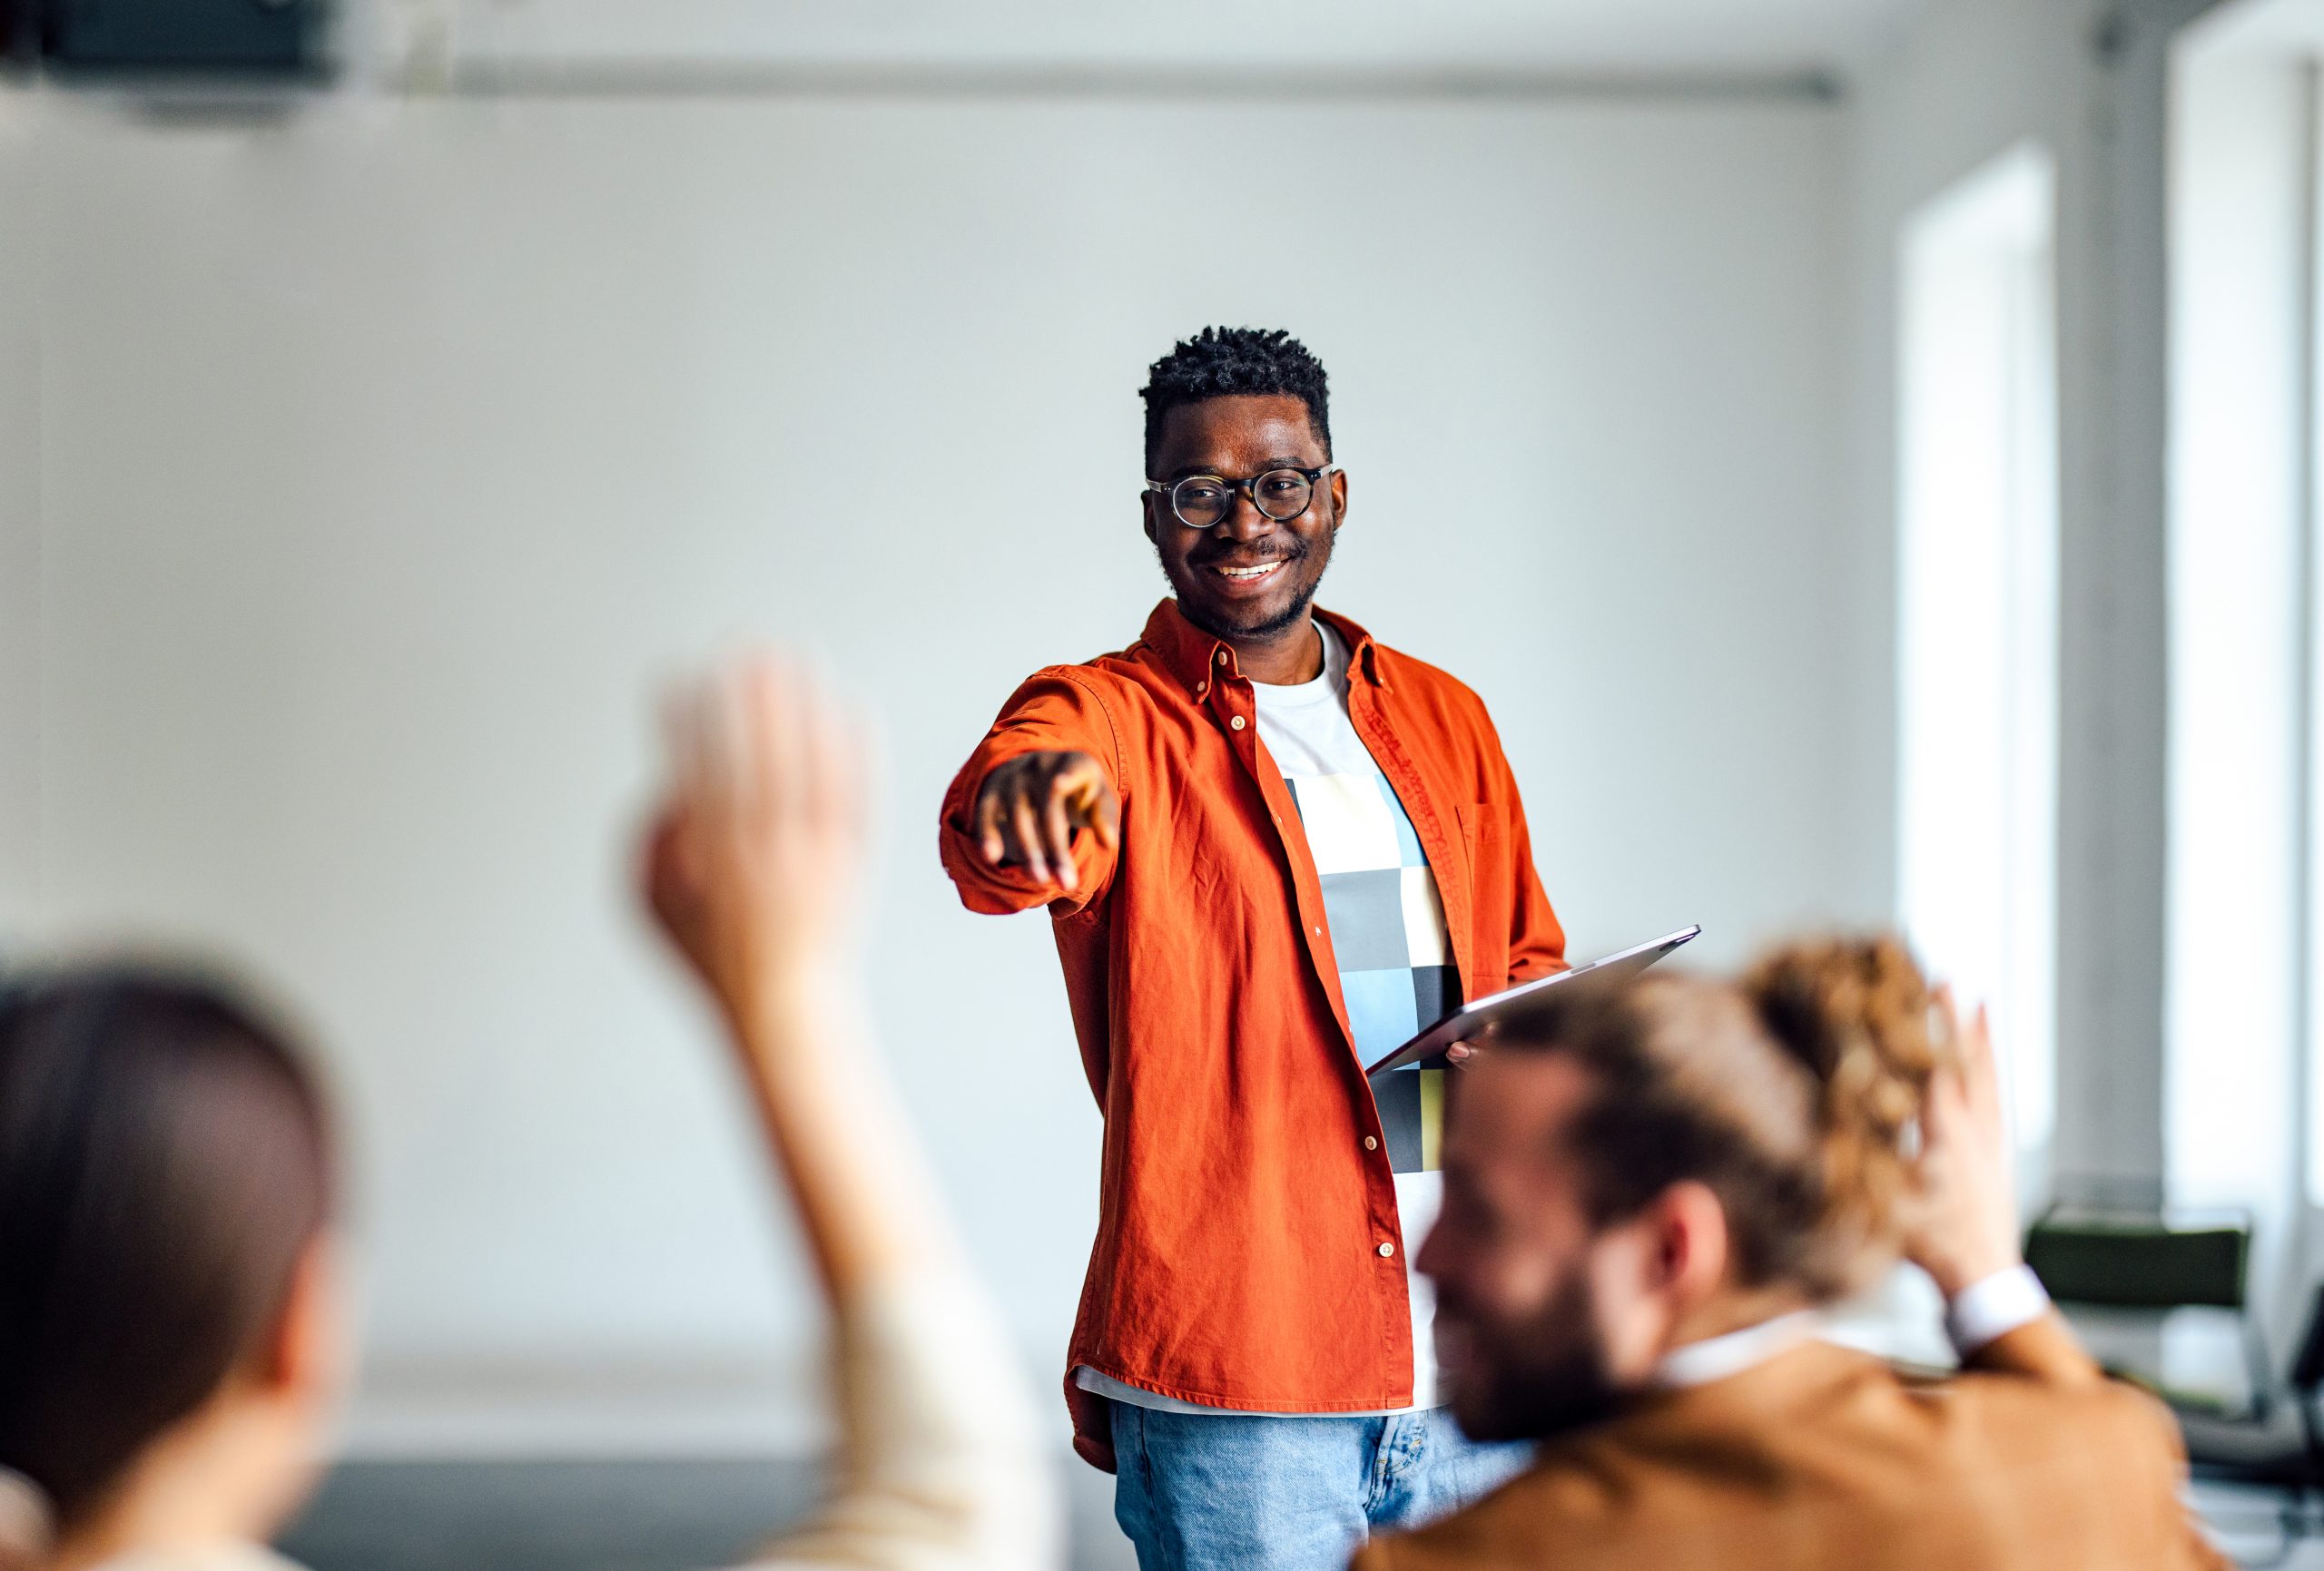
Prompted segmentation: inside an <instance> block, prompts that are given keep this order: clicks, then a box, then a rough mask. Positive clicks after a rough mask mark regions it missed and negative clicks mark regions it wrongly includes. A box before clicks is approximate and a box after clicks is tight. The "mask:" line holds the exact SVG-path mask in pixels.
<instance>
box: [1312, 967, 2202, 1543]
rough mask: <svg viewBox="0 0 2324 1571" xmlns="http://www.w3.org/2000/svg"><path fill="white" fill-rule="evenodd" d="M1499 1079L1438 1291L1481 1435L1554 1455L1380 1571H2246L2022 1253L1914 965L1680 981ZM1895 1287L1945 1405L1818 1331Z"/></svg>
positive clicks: (2008, 1197) (2166, 1422)
mask: <svg viewBox="0 0 2324 1571" xmlns="http://www.w3.org/2000/svg"><path fill="white" fill-rule="evenodd" d="M1472 1064H1473V1066H1472V1068H1470V1069H1469V1070H1468V1071H1467V1072H1466V1073H1465V1074H1464V1075H1462V1076H1461V1077H1460V1079H1459V1082H1458V1085H1457V1091H1456V1094H1455V1095H1454V1097H1453V1099H1452V1107H1451V1109H1450V1110H1449V1112H1448V1114H1447V1117H1446V1127H1445V1134H1444V1158H1443V1163H1444V1178H1445V1193H1444V1209H1443V1214H1442V1217H1441V1219H1440V1221H1439V1222H1438V1224H1437V1228H1436V1231H1435V1232H1433V1233H1432V1234H1431V1235H1430V1237H1429V1239H1428V1242H1427V1244H1426V1245H1425V1247H1423V1250H1422V1251H1421V1254H1420V1260H1419V1265H1420V1269H1421V1270H1422V1271H1423V1272H1425V1273H1426V1274H1427V1275H1429V1276H1430V1277H1431V1278H1433V1280H1434V1281H1435V1284H1436V1293H1437V1339H1438V1352H1439V1356H1440V1358H1441V1359H1442V1360H1443V1367H1444V1370H1445V1373H1446V1378H1447V1380H1449V1382H1450V1383H1451V1387H1452V1397H1453V1409H1454V1411H1455V1413H1456V1414H1457V1415H1458V1416H1459V1418H1460V1419H1461V1422H1462V1426H1463V1427H1464V1428H1465V1429H1468V1431H1469V1432H1470V1433H1471V1434H1472V1436H1474V1437H1476V1438H1480V1439H1521V1438H1524V1439H1532V1440H1536V1441H1538V1442H1539V1443H1540V1444H1539V1448H1538V1450H1537V1452H1536V1456H1535V1458H1534V1462H1533V1465H1532V1466H1531V1468H1529V1469H1528V1470H1527V1471H1526V1472H1524V1473H1523V1474H1521V1475H1520V1476H1519V1477H1518V1478H1516V1479H1515V1480H1513V1481H1512V1482H1511V1483H1510V1484H1508V1485H1505V1486H1504V1487H1503V1488H1502V1489H1501V1490H1500V1491H1498V1492H1497V1493H1495V1494H1493V1495H1492V1496H1490V1497H1487V1498H1485V1499H1484V1500H1482V1501H1481V1502H1479V1503H1477V1504H1476V1505H1474V1506H1472V1507H1469V1508H1467V1509H1466V1510H1463V1511H1462V1512H1460V1513H1458V1514H1457V1515H1455V1516H1453V1517H1449V1518H1446V1519H1445V1520H1443V1521H1442V1522H1440V1523H1438V1524H1436V1525H1434V1526H1433V1527H1426V1528H1423V1529H1421V1530H1419V1531H1417V1532H1414V1533H1411V1534H1407V1535H1403V1536H1401V1537H1385V1538H1380V1539H1375V1540H1374V1542H1373V1543H1372V1544H1371V1545H1370V1546H1367V1547H1366V1548H1364V1550H1363V1551H1362V1552H1361V1553H1360V1554H1359V1555H1358V1556H1357V1557H1356V1566H1357V1567H1358V1571H1482V1568H1486V1567H1496V1568H1498V1567H1507V1568H1508V1571H1517V1568H1519V1567H1536V1566H1558V1567H1560V1568H1561V1571H1568V1568H1571V1571H1598V1568H1607V1571H1610V1568H1613V1567H1624V1568H1638V1571H1645V1568H1648V1567H1652V1568H1655V1571H1676V1568H1679V1567H1711V1566H1738V1567H1740V1566H1748V1567H1752V1568H1753V1571H2036V1568H2039V1571H2198V1568H2201V1571H2224V1567H2226V1566H2228V1564H2229V1563H2228V1562H2227V1561H2226V1560H2225V1559H2224V1558H2223V1557H2221V1556H2220V1555H2219V1554H2218V1553H2217V1552H2216V1551H2215V1550H2213V1549H2212V1548H2211V1546H2210V1545H2209V1544H2208V1543H2206V1542H2205V1541H2204V1539H2203V1538H2202V1537H2201V1534H2200V1533H2199V1532H2198V1531H2197V1529H2196V1527H2195V1526H2194V1524H2193V1523H2192V1521H2191V1519H2190V1517H2188V1515H2187V1513H2186V1511H2185V1509H2184V1507H2182V1506H2181V1502H2180V1498H2179V1493H2178V1489H2179V1486H2180V1484H2181V1475H2182V1473H2183V1471H2184V1469H2183V1466H2182V1462H2181V1456H2180V1452H2179V1448H2178V1438H2177V1433H2176V1430H2175V1429H2174V1428H2173V1426H2172V1424H2171V1419H2170V1418H2169V1417H2168V1415H2167V1414H2166V1413H2165V1412H2164V1411H2163V1410H2162V1408H2161V1407H2160V1406H2159V1405H2158V1404H2156V1403H2155V1402H2154V1401H2153V1400H2152V1399H2150V1398H2148V1397H2146V1396H2145V1395H2143V1394H2142V1393H2140V1392H2138V1391H2135V1390H2133V1389H2130V1388H2128V1387H2125V1386H2121V1385H2117V1384H2115V1383H2113V1382H2111V1381H2109V1380H2106V1379H2105V1378H2104V1377H2103V1376H2102V1374H2101V1373H2100V1371H2099V1370H2098V1368H2097V1366H2096V1365H2095V1364H2093V1362H2092V1361H2091V1360H2090V1359H2089V1357H2088V1356H2087V1355H2086V1354H2085V1353H2083V1350H2082V1349H2081V1348H2080V1347H2079V1346H2078V1345H2077V1344H2076V1342H2075V1341H2074V1339H2073V1334H2072V1333H2071V1332H2070V1331H2069V1330H2067V1329H2066V1327H2065V1323H2064V1322H2063V1321H2062V1320H2061V1319H2060V1318H2059V1317H2058V1315H2057V1313H2056V1311H2054V1310H2053V1309H2052V1308H2051V1307H2050V1305H2049V1301H2048V1300H2047V1298H2046V1296H2045V1295H2044V1294H2043V1291H2042V1288H2041V1284H2040V1283H2039V1282H2038V1281H2035V1280H2034V1279H2033V1275H2032V1273H2031V1272H2028V1271H2027V1270H2026V1269H2025V1266H2024V1262H2023V1261H2022V1259H2021V1258H2020V1256H2019V1253H2018V1229H2017V1217H2016V1209H2015V1199H2014V1191H2013V1185H2012V1182H2011V1177H2010V1172H2009V1146H2008V1140H2007V1137H2006V1134H2005V1132H2004V1124H2003V1118H2002V1110H2001V1099H2000V1091H1999V1084H1998V1076H1997V1075H1996V1072H1995V1068H1994V1054H1993V1046H1992V1042H1991V1038H1990V1036H1989V1034H1988V1032H1987V1029H1986V1026H1985V1020H1984V1015H1983V1012H1982V1011H1980V1012H1979V1013H1978V1014H1977V1015H1976V1016H1974V1018H1973V1019H1972V1020H1971V1021H1970V1022H1969V1023H1968V1024H1967V1025H1966V1026H1964V1025H1963V1024H1962V1022H1961V1021H1960V1020H1959V1018H1958V1017H1957V1016H1956V1015H1955V1010H1954V1007H1953V1005H1952V1001H1951V999H1950V998H1949V997H1946V996H1945V993H1944V992H1943V991H1942V990H1940V989H1934V988H1932V987H1930V986H1929V984H1928V982H1927V981H1926V980H1925V978H1924V977H1923V976H1922V974H1921V971H1920V969H1919V967H1917V966H1915V964H1914V962H1913V959H1912V957H1911V956H1910V954H1908V953H1907V952H1906V951H1905V948H1904V947H1903V946H1902V945H1901V944H1899V943H1897V942H1896V941H1895V940H1894V939H1891V938H1842V939H1828V940H1821V941H1817V942H1811V943H1802V944H1795V945H1792V946H1789V947H1787V948H1782V949H1779V950H1777V951H1776V952H1775V953H1774V954H1772V955H1770V956H1768V957H1767V958H1766V959H1765V960H1763V961H1762V962H1760V963H1759V964H1758V966H1756V967H1753V968H1752V969H1751V970H1749V971H1748V973H1746V974H1745V975H1744V976H1743V977H1741V978H1740V979H1739V980H1738V981H1734V982H1723V981H1714V980H1709V979H1706V978H1701V977H1689V976H1686V975H1682V974H1676V973H1657V974H1655V975H1653V976H1651V977H1647V978H1646V979H1644V980H1642V981H1640V982H1638V983H1636V984H1634V985H1632V986H1631V987H1629V988H1627V989H1625V990H1624V991H1622V992H1620V993H1619V994H1616V995H1613V996H1611V997H1603V996H1601V997H1581V998H1575V999H1571V1000H1569V1001H1566V1002H1565V1004H1564V1006H1563V1007H1562V1009H1561V1011H1560V1012H1559V1013H1557V1014H1555V1015H1554V1016H1551V1018H1549V1019H1548V1020H1547V1021H1546V1022H1545V1023H1544V1024H1543V1025H1541V1027H1540V1028H1539V1029H1538V1030H1536V1031H1533V1032H1531V1033H1530V1034H1529V1035H1528V1036H1525V1037H1523V1038H1520V1039H1512V1038H1497V1039H1495V1040H1494V1041H1493V1042H1492V1044H1491V1046H1488V1047H1487V1048H1485V1050H1484V1051H1482V1052H1481V1053H1480V1054H1478V1055H1476V1056H1475V1057H1474V1059H1473V1060H1472ZM1900 1258H1901V1259H1906V1260H1910V1261H1912V1262H1915V1264H1917V1265H1919V1266H1921V1267H1922V1268H1923V1269H1925V1271H1926V1272H1928V1273H1929V1275H1930V1276H1931V1277H1932V1278H1934V1279H1935V1282H1936V1284H1937V1286H1938V1287H1939V1288H1940V1289H1941V1290H1942V1291H1943V1292H1944V1293H1945V1299H1946V1301H1947V1305H1948V1309H1947V1313H1946V1321H1945V1325H1946V1330H1947V1331H1948V1332H1949V1333H1950V1335H1951V1337H1952V1340H1953V1342H1954V1345H1955V1349H1956V1350H1958V1351H1959V1353H1960V1355H1961V1359H1962V1363H1963V1369H1962V1370H1961V1372H1960V1373H1958V1374H1957V1375H1955V1376H1954V1377H1952V1378H1951V1379H1949V1380H1944V1381H1941V1382H1936V1383H1926V1382H1918V1383H1916V1382H1915V1381H1912V1380H1906V1379H1905V1378H1904V1377H1903V1376H1901V1375H1899V1374H1898V1373H1897V1372H1896V1371H1895V1370H1891V1369H1890V1368H1889V1367H1888V1366H1887V1365H1886V1364H1885V1363H1882V1362H1881V1361H1879V1360H1876V1359H1874V1358H1871V1357H1868V1356H1866V1355H1865V1354H1863V1353H1859V1352H1854V1351H1850V1350H1846V1349H1843V1348H1840V1347H1837V1346H1835V1345H1832V1344H1831V1343H1828V1342H1827V1341H1824V1340H1820V1339H1819V1338H1818V1337H1817V1329H1818V1313H1819V1311H1821V1310H1823V1309H1824V1308H1825V1307H1826V1306H1827V1305H1829V1304H1830V1303H1832V1302H1833V1301H1836V1300H1838V1299H1840V1298H1842V1297H1845V1296H1846V1295H1847V1294H1849V1293H1851V1292H1853V1291H1856V1290H1858V1289H1860V1288H1862V1287H1864V1286H1865V1285H1866V1284H1868V1283H1869V1282H1870V1281H1873V1280H1874V1279H1875V1278H1876V1277H1877V1276H1878V1275H1879V1274H1880V1273H1882V1272H1885V1271H1886V1270H1887V1269H1888V1268H1889V1267H1890V1266H1892V1265H1893V1264H1894V1263H1895V1262H1896V1261H1897V1260H1899V1259H1900Z"/></svg>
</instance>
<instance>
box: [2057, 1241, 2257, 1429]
mask: <svg viewBox="0 0 2324 1571" xmlns="http://www.w3.org/2000/svg"><path fill="white" fill-rule="evenodd" d="M2250 1260H2251V1224H2250V1219H2249V1218H2248V1217H2247V1216H2244V1215H2243V1214H2241V1213H2228V1214H2226V1215H2225V1216H2223V1217H2222V1218H2221V1219H2220V1220H2214V1221H2209V1222H2187V1221H2174V1220H2171V1219H2170V1218H2167V1217H2165V1216H2163V1215H2162V1214H2161V1213H2156V1212H2138V1211H2132V1212H2118V1211H2090V1212H2072V1211H2068V1210H2065V1209H2063V1208H2058V1207H2053V1209H2052V1210H2050V1211H2048V1212H2045V1213H2043V1214H2042V1216H2040V1217H2039V1218H2037V1219H2036V1220H2035V1222H2034V1223H2033V1226H2032V1227H2031V1228H2029V1229H2028V1230H2027V1232H2026V1235H2025V1263H2026V1264H2028V1265H2030V1266H2032V1267H2033V1274H2034V1275H2036V1276H2038V1277H2040V1278H2041V1279H2042V1285H2043V1287H2044V1288H2046V1289H2048V1290H2049V1294H2050V1297H2051V1298H2052V1299H2053V1300H2054V1301H2056V1302H2057V1303H2058V1305H2059V1306H2060V1307H2061V1308H2063V1309H2066V1310H2068V1311H2072V1310H2074V1309H2093V1310H2100V1311H2108V1312H2110V1313H2129V1314H2132V1315H2137V1316H2141V1317H2148V1318H2151V1319H2152V1321H2153V1322H2154V1323H2155V1324H2157V1325H2160V1323H2161V1321H2162V1317H2163V1316H2165V1315H2167V1314H2169V1313H2171V1311H2176V1310H2183V1309H2208V1310H2217V1311H2223V1312H2225V1313H2227V1314H2229V1315H2230V1316H2232V1317H2233V1319H2234V1321H2235V1324H2236V1331H2237V1336H2238V1338H2239V1340H2240V1345H2241V1350H2242V1358H2243V1363H2244V1376H2245V1381H2246V1386H2247V1391H2248V1395H2247V1398H2246V1399H2245V1402H2244V1404H2243V1405H2242V1406H2241V1407H2240V1408H2236V1407H2233V1406H2231V1405H2230V1406H2222V1404H2221V1402H2219V1401H2218V1400H2217V1399H2212V1398H2208V1397H2202V1396H2197V1395H2194V1394H2191V1393H2187V1392H2174V1391H2172V1390H2171V1389H2169V1388H2168V1387H2167V1386H2166V1385H2165V1383H2164V1381H2163V1380H2162V1371H2161V1370H2136V1369H2128V1368H2113V1369H2112V1370H2111V1372H2112V1373H2114V1374H2117V1375H2121V1376H2122V1377H2123V1378H2125V1379H2128V1380H2134V1381H2136V1382H2137V1383H2139V1384H2140V1385H2142V1386H2145V1387H2147V1388H2148V1389H2151V1390H2152V1391H2154V1392H2155V1394H2156V1395H2158V1396H2160V1397H2162V1399H2163V1400H2165V1401H2166V1402H2169V1403H2170V1404H2171V1406H2172V1407H2173V1408H2174V1409H2181V1410H2182V1411H2189V1412H2206V1413H2210V1414H2211V1415H2213V1416H2220V1417H2226V1418H2230V1419H2235V1420H2237V1421H2239V1422H2250V1421H2256V1420H2263V1419H2266V1418H2267V1416H2268V1413H2269V1409H2270V1405H2271V1404H2272V1402H2273V1400H2274V1398H2275V1396H2276V1380H2275V1373H2274V1370H2273V1369H2272V1367H2271V1364H2270V1360H2269V1357H2268V1350H2267V1345H2266V1342H2265V1340H2264V1339H2263V1338H2262V1337H2261V1335H2260V1325H2259V1322H2258V1321H2256V1320H2255V1319H2254V1318H2253V1317H2252V1315H2251V1312H2250V1302H2249V1300H2248V1297H2247V1288H2246V1279H2247V1277H2248V1276H2249V1274H2250Z"/></svg>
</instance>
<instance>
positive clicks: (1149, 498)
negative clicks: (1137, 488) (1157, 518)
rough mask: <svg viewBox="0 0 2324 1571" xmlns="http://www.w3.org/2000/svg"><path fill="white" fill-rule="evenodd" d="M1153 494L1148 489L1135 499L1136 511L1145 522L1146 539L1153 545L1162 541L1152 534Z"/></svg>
mask: <svg viewBox="0 0 2324 1571" xmlns="http://www.w3.org/2000/svg"><path fill="white" fill-rule="evenodd" d="M1154 496H1155V494H1154V493H1153V492H1151V491H1148V492H1147V493H1146V494H1145V495H1144V496H1140V497H1139V498H1138V499H1137V511H1138V514H1139V515H1140V517H1141V518H1142V519H1143V521H1144V524H1145V528H1146V538H1147V541H1148V542H1149V543H1151V544H1153V545H1161V544H1162V542H1161V541H1159V540H1157V539H1156V538H1155V536H1154Z"/></svg>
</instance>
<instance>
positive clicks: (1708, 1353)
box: [1653, 1310, 1824, 1391]
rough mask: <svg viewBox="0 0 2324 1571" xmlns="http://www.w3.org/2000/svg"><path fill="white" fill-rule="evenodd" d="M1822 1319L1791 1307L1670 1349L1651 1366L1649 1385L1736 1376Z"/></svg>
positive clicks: (1667, 1386) (1686, 1384) (1810, 1332)
mask: <svg viewBox="0 0 2324 1571" xmlns="http://www.w3.org/2000/svg"><path fill="white" fill-rule="evenodd" d="M1823 1320H1824V1317H1823V1316H1822V1315H1821V1314H1819V1313H1818V1312H1817V1311H1814V1310H1794V1311H1792V1312H1791V1313H1789V1314H1782V1315H1777V1316H1776V1318H1775V1319H1773V1320H1771V1321H1760V1322H1759V1323H1758V1325H1755V1326H1745V1327H1744V1328H1743V1329H1742V1330H1733V1331H1728V1332H1727V1333H1726V1334H1725V1335H1724V1336H1716V1337H1706V1338H1705V1339H1703V1340H1701V1341H1699V1342H1689V1343H1687V1344H1686V1345H1685V1346H1684V1347H1676V1348H1672V1349H1671V1350H1669V1352H1667V1353H1665V1354H1663V1355H1662V1361H1661V1362H1659V1363H1658V1364H1656V1365H1655V1366H1654V1380H1653V1384H1654V1385H1655V1387H1656V1388H1657V1389H1660V1390H1666V1391H1673V1390H1686V1389H1689V1388H1691V1387H1695V1386H1707V1385H1709V1384H1710V1383H1711V1382H1712V1381H1714V1380H1725V1379H1727V1378H1728V1376H1729V1375H1739V1374H1741V1373H1742V1372H1743V1371H1744V1370H1748V1369H1755V1368H1757V1367H1758V1366H1759V1365H1760V1364H1764V1363H1766V1362H1767V1361H1768V1360H1769V1359H1772V1358H1774V1357H1775V1356H1776V1355H1777V1354H1778V1353H1785V1352H1789V1351H1790V1350H1792V1349H1793V1348H1795V1347H1797V1346H1798V1345H1799V1344H1800V1343H1801V1342H1804V1341H1806V1340H1807V1339H1808V1338H1810V1337H1812V1336H1814V1335H1815V1334H1816V1330H1817V1327H1818V1326H1820V1325H1821V1324H1822V1323H1823Z"/></svg>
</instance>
